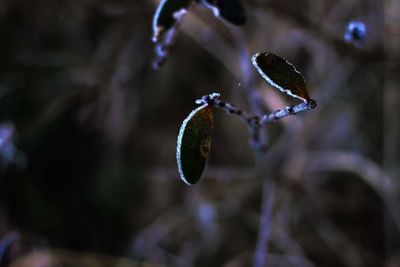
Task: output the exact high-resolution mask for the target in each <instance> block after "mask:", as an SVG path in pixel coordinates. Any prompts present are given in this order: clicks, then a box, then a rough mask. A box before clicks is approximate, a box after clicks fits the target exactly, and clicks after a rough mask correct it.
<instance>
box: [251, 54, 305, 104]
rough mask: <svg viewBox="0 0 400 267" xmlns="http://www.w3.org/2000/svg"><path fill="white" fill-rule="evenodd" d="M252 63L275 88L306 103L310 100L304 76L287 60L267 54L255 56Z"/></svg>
mask: <svg viewBox="0 0 400 267" xmlns="http://www.w3.org/2000/svg"><path fill="white" fill-rule="evenodd" d="M251 61H252V63H253V65H254V67H256V69H257V70H258V72H259V73H260V74H261V76H262V77H263V78H264V79H265V80H266V81H267V82H268V83H269V84H271V85H272V86H274V87H275V88H277V89H279V90H280V91H282V92H284V93H286V94H288V95H290V96H292V97H296V98H299V99H301V100H303V101H304V102H308V101H309V100H310V97H309V95H308V92H307V91H308V89H307V85H306V82H305V81H304V78H303V76H302V75H301V73H300V72H298V71H297V70H296V68H295V67H294V66H293V65H292V64H291V63H289V62H288V61H287V60H286V59H284V58H281V57H280V56H277V55H275V54H272V53H270V52H265V53H257V54H255V55H254V56H253V57H252V58H251Z"/></svg>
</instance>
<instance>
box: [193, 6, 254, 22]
mask: <svg viewBox="0 0 400 267" xmlns="http://www.w3.org/2000/svg"><path fill="white" fill-rule="evenodd" d="M201 2H202V4H203V5H204V6H205V7H207V8H209V9H210V10H211V11H212V12H213V13H214V15H215V16H216V17H218V18H222V19H224V20H226V21H227V22H229V23H231V24H233V25H236V26H243V25H244V24H245V23H246V19H247V18H246V12H245V9H244V7H243V4H242V2H241V1H240V0H202V1H201Z"/></svg>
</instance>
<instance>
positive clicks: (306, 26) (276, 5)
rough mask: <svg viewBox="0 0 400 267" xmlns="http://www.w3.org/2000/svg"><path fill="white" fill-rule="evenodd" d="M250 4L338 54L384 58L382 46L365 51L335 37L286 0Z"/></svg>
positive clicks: (361, 59)
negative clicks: (294, 27) (303, 32)
mask: <svg viewBox="0 0 400 267" xmlns="http://www.w3.org/2000/svg"><path fill="white" fill-rule="evenodd" d="M251 3H252V5H253V6H255V7H258V8H260V10H263V11H265V12H271V13H273V14H274V15H275V16H277V17H280V18H282V19H283V20H285V21H289V22H292V23H293V24H295V25H297V26H299V27H301V28H302V30H304V31H305V32H308V33H310V34H312V35H314V36H316V37H317V38H318V39H320V40H321V41H323V42H324V44H325V45H326V46H327V47H332V48H333V49H334V50H335V51H336V52H337V53H338V54H339V55H341V56H343V57H351V58H354V59H356V60H357V61H358V62H360V63H366V62H368V63H371V62H380V61H383V59H384V53H383V47H381V46H378V47H375V48H373V49H372V50H369V51H365V50H360V49H357V48H356V47H354V46H352V45H351V44H348V43H345V42H344V41H343V40H342V39H341V36H340V38H337V37H336V36H333V35H331V34H329V33H327V32H325V31H324V30H323V29H322V28H321V27H320V23H319V22H318V21H313V20H312V18H310V16H309V15H308V14H305V13H304V12H303V13H302V12H301V11H299V9H298V7H297V6H293V5H292V4H291V3H290V2H287V1H255V0H253V1H251Z"/></svg>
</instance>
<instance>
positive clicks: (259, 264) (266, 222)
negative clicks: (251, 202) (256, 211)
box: [253, 181, 275, 267]
mask: <svg viewBox="0 0 400 267" xmlns="http://www.w3.org/2000/svg"><path fill="white" fill-rule="evenodd" d="M262 196H263V200H262V208H261V215H260V226H259V230H258V240H257V246H256V251H255V254H254V262H253V267H264V266H265V265H266V263H267V249H268V241H269V236H270V234H271V227H272V209H273V205H274V199H275V185H274V182H272V181H271V182H267V181H265V182H264V188H263V193H262Z"/></svg>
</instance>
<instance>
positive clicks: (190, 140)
mask: <svg viewBox="0 0 400 267" xmlns="http://www.w3.org/2000/svg"><path fill="white" fill-rule="evenodd" d="M213 121H214V120H213V114H212V110H211V106H209V105H208V104H204V105H202V106H200V107H198V108H196V109H195V110H193V111H192V112H191V113H190V114H189V116H188V117H187V118H186V119H185V120H184V121H183V123H182V126H181V129H180V131H179V136H178V142H177V147H176V160H177V163H178V169H179V174H180V176H181V179H182V180H183V181H184V182H185V183H186V184H188V185H192V184H195V183H197V182H198V181H199V180H200V178H201V174H202V173H203V170H204V168H205V165H206V161H207V158H208V154H209V152H210V150H211V137H212V131H213Z"/></svg>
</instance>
